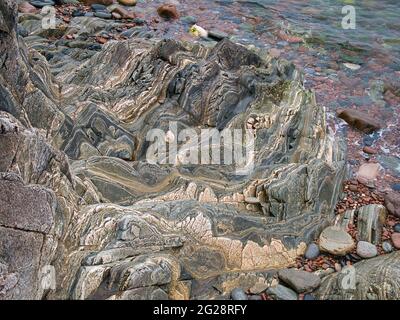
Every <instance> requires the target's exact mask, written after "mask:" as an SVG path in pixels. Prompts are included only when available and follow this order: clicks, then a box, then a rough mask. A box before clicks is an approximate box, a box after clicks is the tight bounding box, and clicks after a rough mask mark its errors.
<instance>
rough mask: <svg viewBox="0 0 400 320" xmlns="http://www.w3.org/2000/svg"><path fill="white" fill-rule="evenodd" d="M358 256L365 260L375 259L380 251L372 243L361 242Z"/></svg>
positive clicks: (358, 244) (358, 246) (358, 247)
mask: <svg viewBox="0 0 400 320" xmlns="http://www.w3.org/2000/svg"><path fill="white" fill-rule="evenodd" d="M357 254H358V255H359V256H360V257H361V258H364V259H368V258H373V257H375V256H377V255H378V249H377V248H376V246H375V245H374V244H372V243H370V242H367V241H359V242H358V243H357Z"/></svg>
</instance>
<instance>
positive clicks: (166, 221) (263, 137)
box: [0, 0, 345, 299]
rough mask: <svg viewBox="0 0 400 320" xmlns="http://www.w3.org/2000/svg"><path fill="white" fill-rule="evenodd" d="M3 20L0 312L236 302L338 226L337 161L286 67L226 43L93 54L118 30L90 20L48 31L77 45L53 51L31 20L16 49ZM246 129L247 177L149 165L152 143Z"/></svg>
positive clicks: (9, 21) (338, 151) (9, 19)
mask: <svg viewBox="0 0 400 320" xmlns="http://www.w3.org/2000/svg"><path fill="white" fill-rule="evenodd" d="M0 9H1V10H0V18H1V19H0V31H1V40H2V41H1V42H0V62H1V65H2V69H1V72H0V145H1V148H0V172H1V176H0V177H1V178H0V185H1V186H2V187H4V188H7V190H9V191H7V192H4V193H2V194H1V196H0V201H1V206H0V261H1V263H2V265H3V266H4V267H2V270H3V271H2V274H1V279H0V281H1V288H2V289H1V297H0V298H1V299H3V298H4V299H10V298H11V299H17V298H27V299H28V298H29V299H41V298H47V299H139V298H148V299H189V298H215V297H221V296H229V293H230V292H231V290H232V289H233V288H234V287H243V288H250V287H253V286H254V285H255V284H256V283H258V282H260V281H261V282H263V283H264V284H265V283H267V284H268V285H272V282H273V280H271V277H270V276H269V275H268V276H267V275H265V274H264V272H265V270H268V269H274V268H275V269H276V268H282V267H287V266H290V265H292V264H293V263H294V262H295V259H296V257H297V256H298V255H301V254H304V251H305V248H306V243H310V242H311V241H313V240H314V239H315V238H316V237H317V235H318V234H319V232H320V231H321V230H322V229H323V228H324V227H326V226H327V225H329V224H330V223H331V222H332V220H333V218H334V214H333V209H334V206H335V203H336V200H337V198H338V195H339V192H340V189H341V182H342V180H343V177H344V175H345V165H344V164H345V161H344V159H345V157H344V148H343V145H342V144H340V143H338V142H337V141H335V140H334V139H332V137H331V133H329V132H328V130H327V128H326V118H325V114H324V110H323V108H322V107H321V106H318V105H317V104H316V103H315V96H314V94H313V93H312V92H309V91H307V90H305V89H304V87H303V82H302V76H301V74H300V73H299V72H298V71H297V70H296V69H295V68H294V66H293V65H292V64H290V63H288V62H286V61H283V60H277V59H274V58H271V57H270V56H266V55H265V54H263V53H262V52H261V51H250V50H247V49H246V48H244V47H243V46H239V45H237V44H234V43H232V42H230V41H228V40H222V41H221V42H219V43H218V44H217V45H216V46H215V47H204V46H201V45H198V44H188V43H184V42H176V41H173V40H166V41H157V40H154V41H150V40H143V39H134V40H133V39H132V40H128V41H122V42H109V43H107V44H106V45H104V46H103V47H102V49H101V50H100V48H99V47H98V46H94V47H90V46H85V45H83V44H82V42H80V41H83V40H82V39H84V38H85V37H87V36H88V35H92V32H101V30H102V29H104V28H108V27H110V26H111V24H114V23H116V22H111V21H110V25H108V24H107V23H105V22H104V21H103V20H101V19H98V18H90V17H75V18H74V19H73V21H72V22H71V24H70V26H69V27H68V28H67V29H65V28H62V27H57V28H56V29H55V30H52V31H51V32H52V34H51V35H53V36H57V37H58V36H59V37H60V38H61V37H62V36H64V35H67V34H76V36H77V37H78V39H74V40H70V41H69V40H66V39H64V38H63V39H60V40H59V41H58V42H57V43H56V45H53V44H51V43H49V41H48V40H47V39H45V38H43V36H44V34H45V32H50V31H44V30H41V27H40V20H39V19H40V18H39V17H37V16H35V15H33V16H29V17H28V16H27V15H23V16H21V17H20V19H19V20H20V23H21V25H22V26H23V27H24V28H26V29H27V30H28V32H29V36H28V37H26V38H24V39H23V40H22V39H18V38H17V33H16V30H17V26H16V22H17V18H16V17H17V15H16V7H15V2H14V1H11V0H4V1H1V2H0ZM45 57H46V58H47V59H46V58H45ZM250 118H252V119H254V122H253V124H254V128H252V129H251V130H253V131H252V132H253V134H254V136H255V152H254V170H253V171H249V172H247V173H245V174H244V175H241V176H237V175H235V174H233V172H235V169H236V168H235V167H234V166H233V165H226V166H223V165H220V166H215V165H211V166H197V167H194V166H190V165H182V166H175V165H166V164H165V165H164V164H150V163H149V162H148V161H147V160H146V152H147V151H148V147H149V144H148V142H147V141H146V135H147V132H148V131H149V130H150V129H153V128H158V129H161V130H163V131H164V132H167V131H168V129H169V122H170V121H176V122H177V124H178V125H179V126H180V127H193V128H197V129H199V128H216V129H218V130H223V129H224V128H236V129H240V128H243V127H245V126H247V124H248V123H249V122H248V120H249V119H250ZM246 199H248V200H249V199H252V203H249V202H246ZM255 199H257V201H255ZM27 266H29V267H27ZM53 276H54V279H53ZM53 280H54V281H53ZM53 284H54V286H53ZM275 284H276V283H275ZM215 287H218V288H219V289H218V290H217V289H215ZM279 288H280V289H279ZM277 290H278V291H279V290H280V293H282V292H283V293H282V294H280V293H279V292H278V293H277V297H278V296H281V297H282V296H283V297H286V298H296V295H295V294H293V292H292V291H291V290H290V289H287V288H286V289H282V288H281V287H279V286H278V289H277ZM285 290H286V291H285Z"/></svg>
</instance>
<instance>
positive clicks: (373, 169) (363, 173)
mask: <svg viewBox="0 0 400 320" xmlns="http://www.w3.org/2000/svg"><path fill="white" fill-rule="evenodd" d="M381 170H382V166H381V165H380V164H379V163H364V164H363V165H361V167H360V168H359V169H358V171H357V173H356V178H357V180H358V182H360V183H362V184H364V185H366V186H368V187H374V186H375V181H376V179H377V177H378V175H379V173H380V172H381Z"/></svg>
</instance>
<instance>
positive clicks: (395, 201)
mask: <svg viewBox="0 0 400 320" xmlns="http://www.w3.org/2000/svg"><path fill="white" fill-rule="evenodd" d="M385 207H386V209H387V210H388V211H389V213H390V214H392V215H394V216H395V217H397V218H400V193H399V192H388V193H386V194H385Z"/></svg>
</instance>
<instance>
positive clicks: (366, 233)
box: [357, 204, 387, 244]
mask: <svg viewBox="0 0 400 320" xmlns="http://www.w3.org/2000/svg"><path fill="white" fill-rule="evenodd" d="M386 216H387V210H386V208H385V207H384V206H382V205H378V204H371V205H367V206H363V207H361V208H359V209H358V220H357V221H358V222H357V229H358V238H359V240H363V241H367V242H371V243H373V244H379V243H380V242H381V235H382V228H383V225H384V223H385V221H386Z"/></svg>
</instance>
